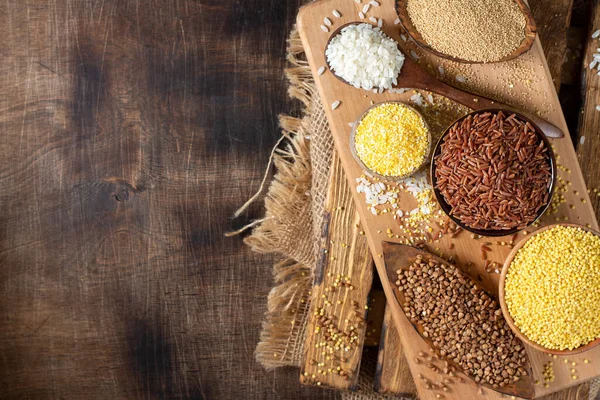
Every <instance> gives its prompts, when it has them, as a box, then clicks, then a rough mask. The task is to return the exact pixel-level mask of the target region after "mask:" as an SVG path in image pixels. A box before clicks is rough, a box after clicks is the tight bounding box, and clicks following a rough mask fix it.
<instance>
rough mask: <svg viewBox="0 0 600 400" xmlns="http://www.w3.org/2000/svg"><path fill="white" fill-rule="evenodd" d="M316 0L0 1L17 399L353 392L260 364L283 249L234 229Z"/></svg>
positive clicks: (1, 371)
mask: <svg viewBox="0 0 600 400" xmlns="http://www.w3.org/2000/svg"><path fill="white" fill-rule="evenodd" d="M532 2H533V0H532ZM300 3H301V0H295V1H272V0H263V1H241V0H239V1H221V2H217V1H215V2H198V1H189V0H181V1H173V0H154V1H137V2H136V1H129V0H112V1H91V0H89V1H84V0H62V1H61V0H58V1H51V2H48V1H38V0H31V1H18V0H8V1H5V2H2V3H1V4H0V34H1V38H2V40H1V41H0V94H1V95H0V187H1V189H0V208H1V212H0V393H2V396H1V397H2V398H66V399H76V398H173V397H185V398H196V399H200V398H202V399H226V398H250V397H252V398H257V399H265V398H297V399H301V398H302V399H310V398H334V397H335V396H336V395H335V393H334V392H332V391H322V390H320V389H317V388H310V387H302V386H301V385H300V384H299V383H298V371H297V370H293V369H289V370H286V369H284V370H278V371H276V372H265V371H264V370H263V369H262V368H260V367H259V366H258V364H257V363H256V362H255V361H254V356H253V351H254V348H255V345H256V343H257V341H258V335H259V330H260V324H261V318H262V315H263V313H264V312H265V311H266V295H267V293H268V291H269V289H270V287H271V283H272V280H271V279H272V278H271V267H270V266H271V265H272V263H273V261H274V258H273V257H267V256H259V255H256V254H253V253H250V251H249V250H248V249H247V248H246V247H245V246H244V245H243V243H242V241H241V239H240V238H234V239H225V238H224V237H223V233H224V232H225V231H227V230H229V229H230V228H235V227H239V226H241V225H242V224H244V223H245V222H247V221H248V220H251V219H255V218H259V217H260V216H261V215H262V210H261V207H260V206H259V205H255V206H253V207H252V208H251V210H250V211H249V212H248V213H247V214H245V216H244V218H242V219H241V220H239V221H235V222H234V223H232V222H231V221H229V220H228V217H229V216H231V215H232V214H233V212H234V210H235V209H236V208H237V207H238V206H239V205H240V204H241V203H243V201H244V200H245V199H247V198H248V197H249V196H250V195H251V194H252V193H253V191H254V190H255V189H256V188H257V187H258V184H259V182H260V179H261V175H262V171H263V168H264V166H265V165H266V160H267V158H268V152H269V150H270V148H271V146H272V145H273V144H274V142H275V140H276V138H277V137H278V131H277V114H279V113H281V112H288V111H289V110H294V109H296V110H297V109H298V108H299V106H298V105H297V104H293V103H291V102H290V101H289V100H288V98H287V95H286V82H285V80H284V78H283V74H282V69H283V67H284V65H285V60H284V54H285V39H286V36H287V32H288V31H289V29H290V27H291V25H292V23H293V21H294V19H295V14H296V12H297V9H298V6H299V4H300ZM548 12H549V11H548ZM587 140H588V141H589V140H591V138H590V136H588V139H587ZM589 159H590V163H591V162H592V161H593V160H592V158H591V157H589ZM584 160H585V159H584Z"/></svg>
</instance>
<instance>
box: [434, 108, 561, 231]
mask: <svg viewBox="0 0 600 400" xmlns="http://www.w3.org/2000/svg"><path fill="white" fill-rule="evenodd" d="M499 111H502V112H505V113H514V114H516V115H517V117H518V118H519V119H520V120H522V121H525V122H529V123H530V124H531V125H532V126H533V127H534V128H535V131H536V133H537V135H538V136H539V137H540V139H541V140H542V141H543V142H544V144H545V145H546V147H547V148H548V156H549V162H550V170H551V173H552V175H551V177H550V188H549V189H548V191H549V192H550V195H549V197H548V202H547V203H546V204H544V205H543V206H542V207H540V209H539V210H538V212H537V216H536V218H535V219H534V220H533V221H531V222H530V223H529V224H528V225H527V226H526V227H525V228H521V229H519V228H513V229H501V230H499V229H476V228H471V227H470V226H468V225H466V224H464V223H463V222H461V221H460V220H459V219H458V218H456V217H454V216H453V215H451V214H450V210H451V209H452V207H451V206H450V205H449V204H448V203H446V200H444V196H443V195H442V194H441V193H440V191H439V190H438V189H437V188H436V183H437V182H436V177H435V170H436V165H435V158H436V157H437V156H438V155H440V154H441V152H442V149H441V145H442V143H443V142H444V139H445V138H446V136H447V135H448V132H450V128H451V127H452V126H454V125H455V124H456V123H459V122H461V121H462V120H463V119H465V118H466V117H467V116H469V115H475V114H481V113H484V112H492V113H497V112H499ZM556 174H557V172H556V158H555V156H554V152H553V151H552V146H551V145H550V142H549V141H548V138H546V135H544V133H543V132H542V130H541V129H540V128H539V127H538V126H537V125H536V124H535V123H533V121H531V120H530V119H529V118H527V117H526V116H524V115H522V114H520V113H518V112H514V111H512V110H504V109H484V110H477V111H473V112H471V113H469V114H467V115H465V116H463V117H460V118H459V119H457V120H456V121H454V122H453V123H452V124H451V125H450V126H449V127H448V128H447V129H446V131H445V132H444V133H443V134H442V136H441V137H440V139H439V140H438V142H437V144H436V145H435V148H434V150H433V154H432V157H431V184H432V185H433V192H434V194H435V198H436V199H437V201H438V203H439V204H440V207H441V209H442V210H443V211H444V213H446V215H447V216H448V217H449V218H450V219H451V220H452V221H454V223H456V225H458V226H460V227H461V228H463V229H465V230H467V231H469V232H472V233H475V234H477V235H481V236H508V235H514V234H515V233H517V232H519V231H521V230H523V229H526V228H527V227H529V226H530V225H531V224H533V223H534V222H535V221H537V220H538V219H539V218H540V217H541V216H542V215H543V214H544V212H546V210H547V209H548V207H549V206H550V203H551V202H552V196H553V195H554V188H555V186H556V185H555V184H556Z"/></svg>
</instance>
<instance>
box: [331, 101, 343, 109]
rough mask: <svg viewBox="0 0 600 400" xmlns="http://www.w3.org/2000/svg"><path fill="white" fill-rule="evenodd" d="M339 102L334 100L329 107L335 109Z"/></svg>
mask: <svg viewBox="0 0 600 400" xmlns="http://www.w3.org/2000/svg"><path fill="white" fill-rule="evenodd" d="M341 103H342V102H341V101H339V100H336V101H334V102H333V104H331V109H332V110H335V109H336V108H338V107H339V106H340V104H341Z"/></svg>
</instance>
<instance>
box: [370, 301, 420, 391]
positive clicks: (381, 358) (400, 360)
mask: <svg viewBox="0 0 600 400" xmlns="http://www.w3.org/2000/svg"><path fill="white" fill-rule="evenodd" d="M374 389H375V391H376V392H377V393H380V394H390V395H407V394H408V395H414V394H415V393H416V392H417V388H416V386H415V381H414V380H413V377H412V375H411V373H410V367H409V366H408V363H407V361H406V354H405V352H404V349H403V348H402V342H401V341H400V335H399V333H398V329H397V328H396V324H395V323H394V320H393V317H392V311H391V309H390V308H389V307H387V306H386V307H385V314H384V316H383V326H382V328H381V340H380V344H379V353H378V357H377V370H376V373H375V387H374Z"/></svg>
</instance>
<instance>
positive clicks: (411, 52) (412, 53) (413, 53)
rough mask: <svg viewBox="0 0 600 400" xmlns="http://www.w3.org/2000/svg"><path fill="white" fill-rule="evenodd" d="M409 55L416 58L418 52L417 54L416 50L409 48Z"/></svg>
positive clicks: (417, 57)
mask: <svg viewBox="0 0 600 400" xmlns="http://www.w3.org/2000/svg"><path fill="white" fill-rule="evenodd" d="M410 55H411V56H412V57H413V58H414V59H415V60H418V59H419V55H418V54H417V52H416V51H414V50H411V51H410Z"/></svg>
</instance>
